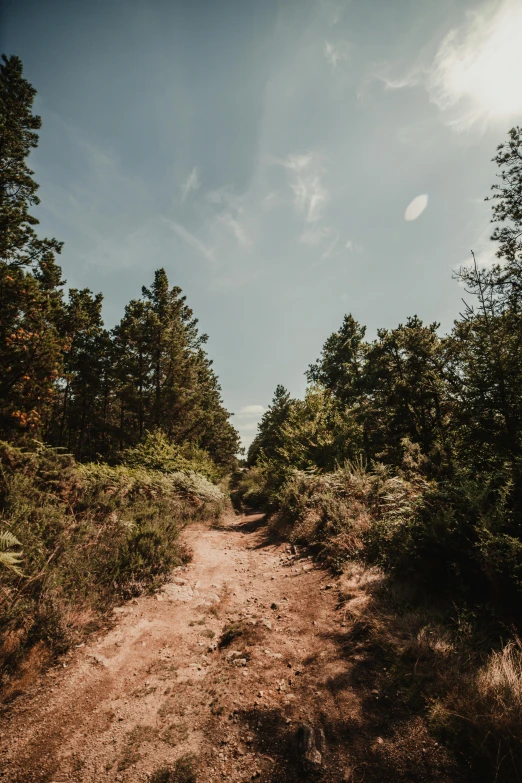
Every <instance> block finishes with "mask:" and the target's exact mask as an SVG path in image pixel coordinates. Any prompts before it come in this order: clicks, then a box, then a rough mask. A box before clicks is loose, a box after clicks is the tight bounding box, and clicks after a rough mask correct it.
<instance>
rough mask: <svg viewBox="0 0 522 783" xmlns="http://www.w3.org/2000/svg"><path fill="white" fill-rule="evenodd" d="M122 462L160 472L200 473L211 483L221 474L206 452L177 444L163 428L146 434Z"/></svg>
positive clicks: (124, 455) (194, 447) (125, 453)
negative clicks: (168, 436)
mask: <svg viewBox="0 0 522 783" xmlns="http://www.w3.org/2000/svg"><path fill="white" fill-rule="evenodd" d="M122 462H123V464H125V465H128V466H129V467H138V466H141V467H144V468H148V469H150V470H159V471H161V472H162V473H172V472H179V471H183V472H186V473H200V474H201V475H203V476H205V477H206V478H208V479H209V480H211V481H214V482H216V481H218V480H219V478H220V477H221V472H220V471H219V469H218V467H217V465H215V463H214V462H213V461H212V460H211V458H210V457H209V455H208V454H207V453H206V451H204V450H203V449H199V448H198V447H197V446H190V445H187V444H185V445H184V446H183V447H181V446H178V445H176V444H175V443H173V442H172V441H170V440H169V439H168V438H167V436H166V435H165V433H164V432H163V431H162V430H154V431H153V432H147V433H145V436H144V438H143V440H142V441H141V443H139V444H138V445H137V446H135V447H134V448H130V449H126V450H125V451H124V452H123V454H122Z"/></svg>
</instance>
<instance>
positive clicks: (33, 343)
mask: <svg viewBox="0 0 522 783" xmlns="http://www.w3.org/2000/svg"><path fill="white" fill-rule="evenodd" d="M35 93H36V91H35V90H34V88H33V87H32V86H31V85H30V84H29V83H28V82H27V81H26V80H25V79H24V78H23V72H22V63H21V61H20V59H19V58H18V57H9V58H8V57H6V56H5V55H2V61H1V64H0V366H1V367H2V375H1V378H0V435H1V436H2V437H13V438H14V437H17V436H18V435H19V434H22V433H23V432H25V431H28V430H30V431H33V432H39V431H42V429H43V427H44V425H45V421H46V419H47V417H48V415H49V411H50V409H51V404H52V400H53V395H54V391H55V383H56V379H57V378H58V376H59V374H60V371H61V357H62V343H61V339H60V335H59V333H58V329H57V322H58V320H59V315H60V310H61V307H62V295H61V290H60V286H61V285H62V284H63V281H62V280H61V270H60V268H59V267H58V266H57V265H56V262H55V254H56V253H59V252H60V250H61V247H62V245H61V243H59V242H57V241H56V240H55V239H38V237H37V236H36V233H35V230H34V226H35V225H37V223H38V221H37V220H36V218H35V217H33V216H32V215H31V214H30V212H29V210H30V208H31V206H34V205H36V204H38V203H39V199H38V197H37V195H36V191H37V189H38V185H37V183H36V182H35V181H34V180H33V178H32V175H33V172H32V171H31V170H30V169H29V168H28V166H27V163H26V159H27V157H28V156H29V154H30V152H31V149H33V148H34V147H36V146H37V144H38V134H37V133H36V131H37V130H38V129H39V128H40V125H41V120H40V117H37V116H35V115H33V114H32V104H33V101H34V96H35Z"/></svg>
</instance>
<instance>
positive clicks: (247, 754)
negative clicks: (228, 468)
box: [0, 514, 456, 783]
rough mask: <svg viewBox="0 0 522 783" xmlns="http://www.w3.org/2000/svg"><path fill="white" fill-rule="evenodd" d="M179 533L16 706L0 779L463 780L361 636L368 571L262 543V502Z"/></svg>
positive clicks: (5, 735) (6, 724)
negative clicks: (189, 552) (142, 593)
mask: <svg viewBox="0 0 522 783" xmlns="http://www.w3.org/2000/svg"><path fill="white" fill-rule="evenodd" d="M184 537H185V541H186V543H187V544H188V545H189V546H190V547H191V548H192V549H193V551H194V557H193V561H192V562H191V563H190V564H189V565H188V566H183V567H181V568H178V569H176V570H175V572H174V573H173V575H172V579H171V581H170V582H169V583H168V584H166V585H164V587H163V589H162V590H161V591H160V592H159V593H158V594H157V595H155V596H147V597H142V598H139V599H134V600H133V601H132V602H130V603H128V604H126V605H124V606H122V607H119V608H118V609H117V610H116V613H117V615H118V618H117V622H116V623H115V624H114V627H113V628H112V630H110V631H109V632H107V633H106V634H105V635H102V636H101V637H98V638H96V639H92V641H91V642H90V643H89V644H88V645H86V646H83V647H81V648H80V649H76V650H74V651H73V652H72V653H71V654H69V655H68V656H66V657H65V658H64V659H63V660H62V661H60V663H59V665H58V666H56V667H55V668H54V669H53V670H51V671H50V672H49V673H48V675H47V676H46V677H45V683H44V684H41V685H39V687H38V688H37V689H35V691H34V692H33V693H31V694H28V695H27V696H26V697H24V698H21V699H19V700H18V701H17V702H16V703H15V704H14V706H12V707H11V709H10V712H9V713H8V715H7V717H6V718H4V721H3V725H2V726H1V753H0V773H1V774H0V780H1V781H9V782H10V783H11V782H12V783H29V782H33V781H34V782H35V783H36V782H38V783H44V782H45V783H71V782H73V781H74V783H98V782H99V781H100V782H101V781H107V782H110V781H124V782H125V783H127V782H128V783H131V782H132V783H134V782H136V783H137V782H138V781H153V783H169V782H170V783H195V782H196V781H197V783H213V781H223V780H225V781H230V782H231V783H235V782H237V783H240V782H242V781H244V782H245V783H246V781H250V780H258V781H259V783H287V782H288V783H291V782H292V783H297V782H298V781H305V780H322V781H327V782H328V783H341V781H352V782H353V783H358V782H359V781H361V782H362V781H365V783H372V782H373V781H375V783H377V781H379V783H386V782H387V781H390V782H392V783H393V782H394V781H430V782H431V781H440V782H441V783H443V782H445V783H450V781H455V780H456V778H455V777H454V776H452V773H451V768H450V765H449V763H448V762H447V760H446V759H445V757H444V754H443V753H442V751H441V750H440V749H439V748H438V747H437V746H436V745H435V744H434V743H433V740H432V739H430V738H429V736H428V734H427V732H426V729H425V726H424V725H423V723H422V722H421V721H419V719H418V718H414V717H411V716H408V714H407V713H405V712H404V711H403V710H402V709H401V707H400V704H399V700H398V698H395V695H394V694H388V693H387V692H386V688H385V674H382V672H381V674H380V675H379V676H377V674H376V671H375V668H376V667H377V668H379V669H380V663H379V655H378V651H375V650H367V649H365V647H364V640H362V642H361V640H360V639H358V636H357V633H358V632H356V625H357V618H360V614H361V612H362V611H364V600H365V596H364V585H362V584H359V585H357V584H355V583H353V584H351V585H350V584H348V585H347V584H340V583H339V582H338V581H336V580H334V579H333V578H332V576H331V574H329V573H328V572H327V571H325V570H323V569H321V568H320V567H319V566H318V565H317V564H316V563H315V562H314V561H313V560H312V558H311V557H309V556H307V553H305V552H304V553H301V552H296V551H295V549H293V548H292V547H290V546H289V545H287V544H285V543H277V542H273V541H271V540H270V539H269V538H268V537H267V534H266V528H265V526H264V524H263V518H262V515H259V514H257V515H256V514H251V515H247V516H243V517H237V518H235V519H233V520H231V521H230V522H229V524H227V525H226V526H224V527H222V528H219V529H218V528H212V527H210V526H208V525H193V526H190V527H189V528H187V529H186V531H185V533H184ZM350 607H351V608H350ZM359 626H360V622H359V625H358V626H357V627H359ZM366 664H367V665H366ZM377 682H381V685H380V686H379V687H378V688H376V687H375V684H376V683H377ZM397 696H398V695H397Z"/></svg>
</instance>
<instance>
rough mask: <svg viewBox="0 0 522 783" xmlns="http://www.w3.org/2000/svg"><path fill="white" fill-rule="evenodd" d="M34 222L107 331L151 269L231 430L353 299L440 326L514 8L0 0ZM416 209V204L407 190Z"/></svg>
mask: <svg viewBox="0 0 522 783" xmlns="http://www.w3.org/2000/svg"><path fill="white" fill-rule="evenodd" d="M1 21H2V24H1V48H2V51H5V52H6V53H8V54H17V55H19V56H20V57H21V58H22V60H23V62H24V67H25V75H26V77H27V78H28V79H29V80H30V81H31V83H32V84H33V85H34V86H35V87H36V89H37V90H38V97H37V103H36V110H37V111H38V113H40V114H41V116H42V120H43V127H42V131H41V134H40V146H39V148H38V150H36V151H35V152H34V153H33V155H32V157H31V164H32V167H33V168H34V170H35V178H36V180H37V181H38V182H39V183H40V186H41V187H40V197H41V199H42V204H41V206H40V207H39V208H38V211H37V213H36V214H37V216H38V217H39V219H40V221H41V232H42V234H45V235H48V236H51V235H52V236H56V238H58V239H60V240H63V241H64V242H65V247H64V251H63V254H62V258H61V262H62V266H63V269H64V275H65V277H66V278H67V281H68V284H69V285H71V286H75V287H78V286H80V287H89V288H91V289H92V290H93V291H95V292H97V291H103V293H104V296H105V303H104V317H105V321H106V324H107V325H108V326H112V325H114V323H116V322H117V321H118V320H119V318H120V317H121V315H122V312H123V308H124V306H125V304H126V302H128V301H129V300H130V299H131V298H133V297H136V296H138V295H139V293H140V290H141V286H142V285H144V284H148V283H150V281H151V279H152V276H153V273H154V270H155V269H157V268H159V267H160V266H164V267H165V268H166V270H167V272H168V275H169V278H170V281H171V283H172V284H177V285H180V286H181V288H182V289H183V290H184V293H186V295H187V299H188V302H189V304H190V305H191V306H192V307H193V309H194V311H195V314H196V316H197V317H198V318H199V320H200V326H201V329H202V331H204V332H207V333H208V334H209V335H210V340H209V353H210V355H211V357H212V358H213V359H214V363H215V369H216V371H217V373H218V375H219V377H220V381H221V384H222V388H223V395H224V400H225V403H226V405H227V407H228V409H229V410H231V411H233V412H234V413H235V417H234V423H235V424H236V426H237V427H238V428H239V430H240V432H241V434H242V436H243V439H244V442H245V443H248V442H249V441H250V439H251V437H252V436H253V434H254V432H255V427H256V422H257V420H258V418H259V415H260V414H261V413H262V411H263V409H264V408H265V407H266V406H267V405H268V404H269V402H270V399H271V397H272V394H273V391H274V389H275V386H276V384H277V383H283V384H284V385H285V386H287V387H288V388H289V390H290V391H291V393H292V394H294V395H301V394H302V393H303V391H304V388H305V379H304V371H305V369H306V367H307V366H308V365H309V364H310V363H311V362H312V361H314V360H315V359H316V358H317V356H318V354H319V352H320V349H321V346H322V344H323V342H324V340H325V339H326V337H327V336H328V335H329V334H330V333H331V332H332V331H334V330H335V329H337V327H338V326H339V325H340V323H341V321H342V318H343V315H344V314H345V313H346V312H352V313H353V314H354V316H355V317H356V318H357V319H359V320H360V321H361V322H362V323H364V324H366V325H367V326H368V335H369V336H370V337H373V336H374V335H375V331H376V329H377V328H378V327H380V326H383V327H394V326H396V325H397V324H398V323H400V322H404V321H405V319H406V318H407V316H408V315H412V314H414V313H416V314H418V315H419V316H420V317H421V318H423V319H424V320H425V321H428V322H431V321H435V320H436V321H440V322H441V324H442V326H441V328H442V329H443V330H447V329H449V328H451V324H452V321H453V319H454V318H455V317H456V316H457V315H458V311H459V307H460V297H461V295H462V293H463V292H462V290H461V289H460V288H459V286H458V285H457V284H456V283H455V281H454V280H452V270H453V269H454V268H455V267H456V266H458V265H459V264H460V263H463V262H466V261H468V259H469V257H470V250H471V249H472V248H473V249H474V250H475V252H476V254H477V256H478V257H479V260H480V262H481V263H488V262H489V261H490V259H491V257H492V254H493V248H492V247H491V246H490V243H489V240H488V237H489V234H490V232H491V227H490V225H489V222H488V221H489V216H490V208H489V205H488V204H485V203H484V201H483V199H484V197H485V196H486V195H487V194H488V191H489V188H490V186H491V184H493V182H494V180H495V173H496V172H495V167H494V165H493V164H492V163H491V158H492V157H493V155H494V152H495V148H496V146H497V144H498V143H500V142H501V141H502V140H503V139H504V138H505V136H506V133H507V131H508V129H509V128H510V127H511V126H512V125H513V124H515V123H519V122H520V121H521V117H522V92H521V91H520V84H521V83H522V47H521V46H520V41H521V40H522V5H521V4H520V2H519V1H518V0H494V1H493V2H491V1H490V2H465V1H464V0H440V1H439V2H437V3H433V2H432V0H393V2H390V0H364V2H363V0H352V2H335V1H334V0H313V1H311V0H285V1H284V2H283V0H263V1H262V2H255V1H254V0H220V2H217V0H190V2H189V1H188V0H186V1H184V2H182V1H181V0H178V1H176V0H147V1H145V0H90V2H89V3H85V2H80V0H38V2H35V1H34V0H32V1H30V0H4V4H3V17H2V20H1ZM412 202H413V203H412Z"/></svg>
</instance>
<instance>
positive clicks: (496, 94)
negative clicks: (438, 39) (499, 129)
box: [436, 0, 522, 117]
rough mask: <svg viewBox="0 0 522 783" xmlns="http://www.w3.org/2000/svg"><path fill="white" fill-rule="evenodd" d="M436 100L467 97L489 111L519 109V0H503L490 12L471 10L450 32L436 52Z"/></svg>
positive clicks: (521, 39)
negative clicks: (464, 28)
mask: <svg viewBox="0 0 522 783" xmlns="http://www.w3.org/2000/svg"><path fill="white" fill-rule="evenodd" d="M436 64H437V71H438V74H437V77H438V79H439V80H440V82H441V86H442V94H441V95H439V98H440V99H441V102H443V103H445V104H446V106H447V107H448V106H451V105H454V104H456V103H457V102H460V101H461V100H466V99H467V100H468V101H471V102H472V104H473V105H474V113H475V114H477V115H482V116H489V117H507V116H510V115H516V114H522V89H521V84H522V3H521V2H520V0H508V1H507V2H503V3H502V4H501V5H500V7H499V6H498V5H497V10H496V12H495V13H494V14H493V15H491V14H490V15H488V17H487V18H485V17H484V16H478V15H477V16H476V17H475V18H474V22H473V24H472V27H471V29H469V30H468V33H467V35H465V36H464V38H461V39H460V40H458V36H457V34H456V33H455V31H454V32H452V33H451V34H450V35H449V36H448V37H447V38H446V40H445V42H444V44H443V45H442V47H441V49H440V50H439V53H438V56H437V63H436Z"/></svg>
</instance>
